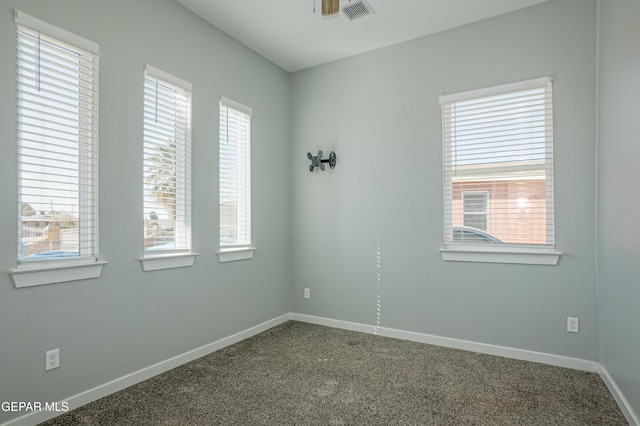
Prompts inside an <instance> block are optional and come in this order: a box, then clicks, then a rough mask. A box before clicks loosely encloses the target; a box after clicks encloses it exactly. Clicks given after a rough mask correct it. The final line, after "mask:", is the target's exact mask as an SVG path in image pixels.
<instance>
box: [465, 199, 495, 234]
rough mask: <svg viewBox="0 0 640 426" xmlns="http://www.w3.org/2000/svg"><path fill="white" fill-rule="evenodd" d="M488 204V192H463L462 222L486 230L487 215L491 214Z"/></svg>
mask: <svg viewBox="0 0 640 426" xmlns="http://www.w3.org/2000/svg"><path fill="white" fill-rule="evenodd" d="M488 205H489V193H488V192H486V191H483V192H463V193H462V224H463V225H464V226H470V227H473V228H477V229H480V230H482V231H486V230H487V216H488V215H489V210H488Z"/></svg>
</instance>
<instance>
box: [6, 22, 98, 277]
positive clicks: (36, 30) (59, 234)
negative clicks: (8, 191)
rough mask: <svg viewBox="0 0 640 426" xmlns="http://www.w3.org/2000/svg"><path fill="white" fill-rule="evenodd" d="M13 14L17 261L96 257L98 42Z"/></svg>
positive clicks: (34, 262) (58, 261)
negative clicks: (14, 25)
mask: <svg viewBox="0 0 640 426" xmlns="http://www.w3.org/2000/svg"><path fill="white" fill-rule="evenodd" d="M15 18H16V37H17V67H18V68H17V121H18V122H17V125H18V217H19V221H18V235H19V241H18V264H19V266H20V265H22V266H31V267H33V266H36V265H38V264H40V265H42V263H43V262H46V263H56V264H57V265H61V264H64V263H65V262H67V263H68V262H69V261H71V260H72V261H75V262H77V261H94V262H95V261H96V260H97V257H98V222H97V214H98V204H97V203H98V46H97V45H96V44H94V43H92V42H90V41H87V40H84V39H82V38H80V37H78V36H75V35H73V34H70V33H68V32H66V31H64V30H62V29H59V28H56V27H54V26H52V25H49V24H47V23H45V22H42V21H40V20H38V19H35V18H32V17H31V16H28V15H25V14H23V13H21V12H18V11H16V17H15ZM30 285H35V284H30Z"/></svg>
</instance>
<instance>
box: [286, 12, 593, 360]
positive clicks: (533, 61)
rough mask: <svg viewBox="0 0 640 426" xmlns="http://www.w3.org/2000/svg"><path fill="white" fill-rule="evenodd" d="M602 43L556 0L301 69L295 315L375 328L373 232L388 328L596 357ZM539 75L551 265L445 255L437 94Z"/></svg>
mask: <svg viewBox="0 0 640 426" xmlns="http://www.w3.org/2000/svg"><path fill="white" fill-rule="evenodd" d="M354 25H355V23H354ZM595 46H596V2H595V0H588V1H585V0H566V1H564V0H563V1H552V2H549V3H546V4H543V5H540V6H536V7H533V8H529V9H525V10H522V11H519V12H516V13H511V14H508V15H503V16H500V17H497V18H494V19H490V20H486V21H483V22H479V23H476V24H472V25H467V26H464V27H461V28H457V29H454V30H451V31H448V32H443V33H439V34H436V35H433V36H429V37H425V38H421V39H417V40H414V41H410V42H407V43H403V44H400V45H396V46H393V47H389V48H385V49H382V50H378V51H375V52H371V53H368V54H364V55H360V56H357V57H354V58H350V59H346V60H342V61H338V62H335V63H332V64H329V65H326V66H321V67H317V68H313V69H310V70H306V71H302V72H299V73H296V74H294V75H293V80H292V89H293V92H292V93H293V99H292V140H293V148H292V163H291V164H292V177H293V181H292V211H293V251H292V253H293V276H292V278H293V285H292V304H293V310H294V311H295V312H298V313H302V314H308V315H317V316H322V317H329V318H334V319H339V320H345V321H353V322H358V323H364V324H373V325H375V324H376V320H377V318H376V304H375V302H376V292H377V290H376V273H377V269H376V250H377V242H378V240H379V241H380V245H381V276H382V278H381V280H382V283H381V299H382V314H381V325H382V326H383V327H390V328H395V329H401V330H408V331H414V332H419V333H427V334H433V335H438V336H446V337H451V338H458V339H465V340H471V341H476V342H482V343H487V344H495V345H504V346H509V347H513V348H522V349H527V350H533V351H540V352H546V353H551V354H558V355H566V356H571V357H577V358H583V359H589V360H596V359H598V325H597V316H596V280H595V263H596V262H595V260H596V258H595V255H596V247H595V233H594V231H593V230H594V226H595V187H596V182H595V179H596V174H595V152H596V147H595V124H594V123H595V110H596V107H595V99H596V92H595V86H596V84H595V82H596V48H595ZM546 75H553V76H554V77H555V83H554V110H555V137H554V139H555V160H556V162H555V166H556V167H555V171H556V185H555V189H556V222H557V225H556V240H557V248H558V249H559V250H560V251H562V252H563V253H564V255H563V256H562V258H561V259H560V263H559V265H558V266H554V267H549V266H523V265H504V264H481V263H457V262H444V261H443V260H442V259H441V256H440V253H439V251H438V250H439V249H440V248H441V247H442V238H443V237H442V235H443V213H442V148H441V145H442V139H441V115H440V106H439V104H438V96H439V95H441V94H444V93H455V92H459V91H465V90H470V89H476V88H482V87H487V86H493V85H498V84H503V83H509V82H514V81H520V80H526V79H531V78H535V77H542V76H546ZM319 149H322V150H323V151H324V152H325V155H328V153H329V152H330V151H331V150H335V151H336V153H337V156H338V164H337V167H336V169H335V170H332V171H325V172H318V171H316V172H314V173H309V170H308V169H307V166H308V163H309V162H308V161H307V159H306V153H307V151H311V152H313V153H316V152H317V150H319ZM304 287H309V288H311V298H310V299H303V297H302V296H303V290H302V289H303V288H304ZM568 316H577V317H579V318H580V325H581V330H580V333H578V334H571V333H567V332H566V318H567V317H568Z"/></svg>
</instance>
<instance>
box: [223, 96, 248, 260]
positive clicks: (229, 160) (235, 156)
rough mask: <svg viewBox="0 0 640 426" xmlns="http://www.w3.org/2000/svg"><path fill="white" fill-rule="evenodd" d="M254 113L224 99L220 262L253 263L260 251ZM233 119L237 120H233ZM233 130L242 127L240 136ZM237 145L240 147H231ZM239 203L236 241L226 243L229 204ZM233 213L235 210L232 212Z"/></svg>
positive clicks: (234, 222)
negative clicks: (254, 204)
mask: <svg viewBox="0 0 640 426" xmlns="http://www.w3.org/2000/svg"><path fill="white" fill-rule="evenodd" d="M252 114H253V110H252V109H251V108H249V107H247V106H245V105H243V104H241V103H238V102H236V101H233V100H231V99H228V98H225V97H224V96H223V97H221V98H220V109H219V122H220V129H219V132H220V136H219V145H218V154H219V155H218V161H219V168H218V172H219V177H218V201H219V206H220V207H219V208H220V226H219V244H220V250H219V251H218V259H219V260H220V262H230V261H235V260H244V259H251V258H252V257H253V252H254V251H255V250H256V247H254V246H253V244H252V234H251V116H252ZM230 115H233V120H231V119H230ZM232 126H238V129H237V130H238V131H237V133H231V132H230V131H229V130H230V128H231V127H232ZM230 141H233V142H235V143H236V145H235V146H234V145H229V142H230ZM229 200H232V201H230V202H231V203H235V205H234V207H235V210H236V214H235V218H232V221H233V224H232V227H231V229H232V230H234V231H235V239H234V240H233V241H232V242H230V243H225V242H224V240H225V238H227V237H225V236H224V233H225V232H227V229H226V228H227V227H228V225H229V224H228V223H226V222H228V221H229V211H226V210H228V208H227V209H226V210H225V204H227V205H228V204H229V203H230V202H229ZM232 210H233V209H232Z"/></svg>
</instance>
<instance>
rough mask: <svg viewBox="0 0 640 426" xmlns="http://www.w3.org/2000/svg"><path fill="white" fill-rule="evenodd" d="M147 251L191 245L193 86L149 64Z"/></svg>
mask: <svg viewBox="0 0 640 426" xmlns="http://www.w3.org/2000/svg"><path fill="white" fill-rule="evenodd" d="M143 157H144V158H143V188H144V191H143V193H144V209H143V211H144V250H145V256H147V255H152V254H159V253H167V252H169V253H179V252H181V251H182V252H185V251H186V252H189V251H190V250H191V85H190V84H189V83H187V82H184V81H182V80H180V79H178V78H176V77H173V76H171V75H169V74H167V73H165V72H162V71H160V70H157V69H155V68H153V67H151V66H149V65H147V66H146V68H145V76H144V149H143Z"/></svg>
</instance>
